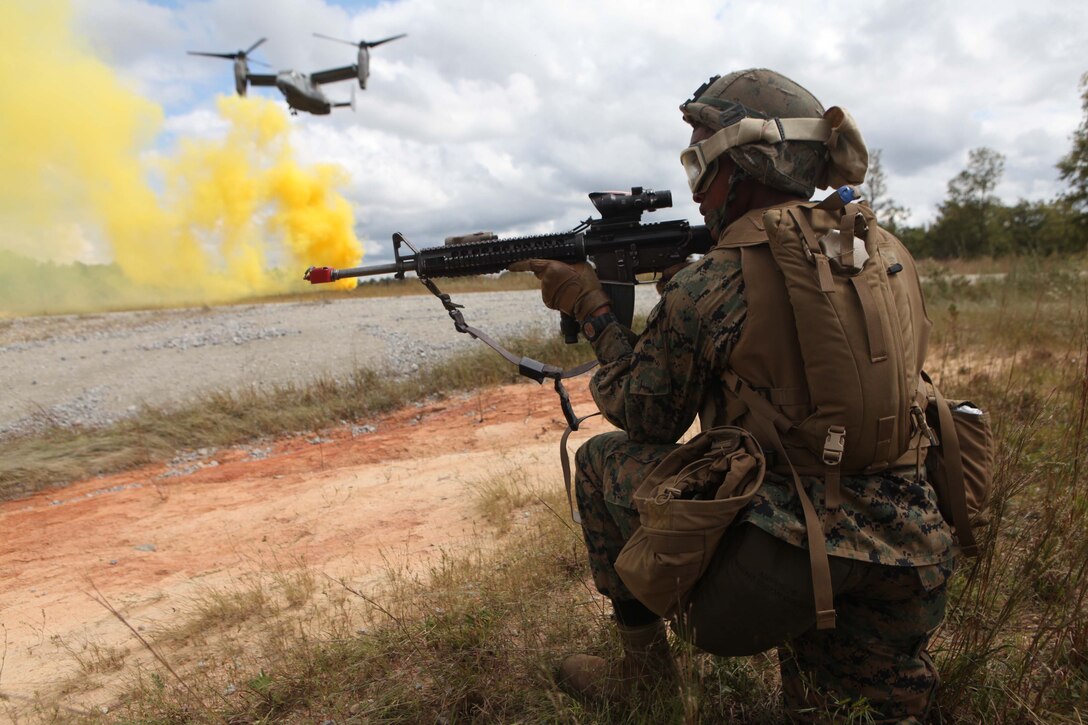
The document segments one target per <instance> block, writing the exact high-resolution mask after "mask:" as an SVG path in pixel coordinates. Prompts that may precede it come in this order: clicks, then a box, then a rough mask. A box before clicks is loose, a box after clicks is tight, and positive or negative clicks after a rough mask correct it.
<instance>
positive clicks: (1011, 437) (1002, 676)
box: [928, 260, 1088, 722]
mask: <svg viewBox="0 0 1088 725" xmlns="http://www.w3.org/2000/svg"><path fill="white" fill-rule="evenodd" d="M928 292H929V294H928V304H929V308H930V313H931V315H932V316H933V317H934V318H935V322H936V335H935V337H934V340H933V343H934V349H935V351H936V352H937V357H936V362H937V364H936V369H935V372H936V373H937V374H938V376H939V378H940V382H941V386H942V388H943V389H944V390H945V392H946V394H948V395H950V396H952V397H957V398H967V399H970V400H972V401H974V402H976V403H978V404H979V405H981V406H983V407H985V408H987V409H988V410H989V411H990V413H991V415H992V417H993V423H994V427H995V436H996V439H997V442H998V450H997V474H996V478H995V482H994V492H993V501H992V505H991V518H992V521H991V523H990V526H989V529H988V531H987V532H986V534H987V536H986V537H985V544H984V546H983V549H982V552H981V555H980V556H979V557H978V558H977V559H976V560H974V561H967V562H965V563H964V564H965V565H964V567H963V569H962V571H961V573H960V574H959V576H958V577H957V578H956V579H955V580H954V582H953V595H952V599H951V603H950V608H949V617H948V622H947V624H946V626H945V627H944V630H943V631H942V632H941V633H940V634H939V636H938V638H937V641H936V647H935V650H936V656H937V663H938V665H939V667H940V669H941V670H942V675H943V680H944V686H943V690H942V696H941V708H942V711H943V712H944V714H945V717H946V718H947V719H949V720H952V721H955V722H1063V721H1065V722H1081V721H1082V718H1083V716H1084V715H1085V714H1086V709H1088V707H1086V703H1088V479H1086V477H1085V460H1084V458H1085V454H1086V444H1088V436H1086V424H1088V319H1086V313H1088V287H1086V284H1085V280H1084V279H1083V277H1082V276H1081V275H1080V274H1079V273H1078V272H1076V271H1075V270H1073V271H1071V270H1069V269H1068V267H1067V266H1066V265H1064V264H1062V263H1061V261H1060V260H1053V261H1051V262H1050V263H1049V264H1046V263H1040V262H1038V261H1032V260H1026V261H1025V263H1022V264H1020V265H1019V266H1017V267H1015V268H1013V269H1012V270H1010V272H1009V275H1008V277H1007V278H1006V279H1004V280H985V281H979V282H976V283H975V284H966V283H964V282H955V281H951V280H948V279H941V278H937V279H935V280H934V281H933V282H932V284H931V285H930V289H929V290H928Z"/></svg>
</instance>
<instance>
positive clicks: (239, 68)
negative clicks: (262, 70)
mask: <svg viewBox="0 0 1088 725" xmlns="http://www.w3.org/2000/svg"><path fill="white" fill-rule="evenodd" d="M248 76H249V65H247V64H246V59H245V58H235V59H234V90H235V91H237V92H238V95H239V96H244V95H245V94H246V86H247V85H249V78H248Z"/></svg>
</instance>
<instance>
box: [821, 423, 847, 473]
mask: <svg viewBox="0 0 1088 725" xmlns="http://www.w3.org/2000/svg"><path fill="white" fill-rule="evenodd" d="M845 447H846V428H845V427H843V426H841V425H833V426H829V427H828V429H827V438H826V439H824V465H825V466H837V465H839V463H840V462H841V461H842V452H843V449H844V448H845Z"/></svg>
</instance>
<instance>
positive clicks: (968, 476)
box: [925, 376, 994, 556]
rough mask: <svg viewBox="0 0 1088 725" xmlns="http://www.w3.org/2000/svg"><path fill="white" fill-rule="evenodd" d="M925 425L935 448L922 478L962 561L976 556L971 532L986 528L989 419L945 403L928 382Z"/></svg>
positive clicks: (967, 406) (970, 407)
mask: <svg viewBox="0 0 1088 725" xmlns="http://www.w3.org/2000/svg"><path fill="white" fill-rule="evenodd" d="M925 380H926V382H927V383H928V391H927V392H928V397H929V404H928V405H927V406H926V416H925V417H926V422H927V424H928V425H929V427H930V429H931V430H932V431H933V432H934V433H935V434H936V437H937V441H938V445H935V446H930V448H929V450H928V452H927V455H926V476H927V478H928V479H929V481H930V483H931V484H932V486H933V490H934V491H936V493H937V502H938V506H939V508H940V510H941V515H942V516H944V519H945V521H947V522H948V523H949V524H950V525H951V526H952V528H953V529H954V530H955V532H956V539H957V540H958V541H959V544H960V548H961V550H962V551H963V553H964V554H965V555H967V556H974V555H975V554H977V551H978V546H977V543H976V541H975V532H976V531H977V530H979V529H981V528H983V527H985V525H986V524H987V523H988V516H987V513H988V509H989V504H990V490H991V488H992V486H993V477H994V434H993V430H992V428H991V427H990V416H989V414H988V413H986V412H984V411H983V410H982V409H981V408H979V407H978V406H976V405H975V404H974V403H972V402H970V401H966V400H946V399H945V398H944V396H943V395H941V393H940V391H939V390H938V389H937V387H936V386H934V385H933V384H932V381H931V380H929V378H928V376H926V378H925Z"/></svg>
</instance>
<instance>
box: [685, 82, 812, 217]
mask: <svg viewBox="0 0 1088 725" xmlns="http://www.w3.org/2000/svg"><path fill="white" fill-rule="evenodd" d="M680 110H681V112H683V114H684V120H685V121H687V122H688V123H691V124H692V125H696V124H698V125H702V126H707V127H708V128H711V129H715V130H716V129H720V128H724V127H726V126H728V125H731V124H733V123H736V122H737V121H738V120H740V119H741V118H743V117H749V118H821V117H822V116H823V115H824V107H823V106H822V105H821V104H820V102H819V101H818V100H817V99H816V97H815V96H813V95H812V94H811V93H809V92H808V91H807V90H805V88H803V87H802V86H801V85H799V84H797V83H795V82H794V81H792V80H790V79H789V78H787V77H785V76H784V75H782V74H780V73H776V72H774V71H771V70H767V69H764V68H752V69H749V70H743V71H736V72H734V73H730V74H729V75H725V76H720V77H718V78H715V79H711V82H709V84H708V85H706V86H704V87H701V88H700V89H699V90H698V91H696V94H695V97H694V98H692V99H691V100H690V101H688V102H686V103H684V104H683V105H682V106H680ZM726 153H727V154H729V156H730V158H732V159H733V161H734V162H736V164H737V165H738V166H740V167H741V168H742V169H744V170H745V171H746V172H748V174H749V175H751V176H752V177H753V178H755V179H756V180H757V181H759V182H760V183H762V184H766V185H768V186H771V187H774V188H776V189H782V190H783V191H787V192H790V193H792V194H797V195H798V196H803V197H805V198H808V197H810V196H812V193H813V191H814V190H815V188H816V183H817V180H818V179H820V178H821V177H822V176H823V175H824V167H825V166H826V164H827V148H826V147H825V146H824V144H822V143H820V142H818V141H786V142H785V143H777V144H768V143H759V144H745V145H743V146H737V147H735V148H732V149H729V150H728V151H727V152H726Z"/></svg>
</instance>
